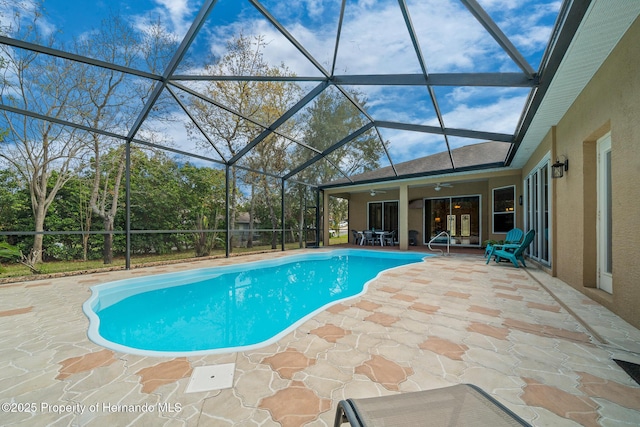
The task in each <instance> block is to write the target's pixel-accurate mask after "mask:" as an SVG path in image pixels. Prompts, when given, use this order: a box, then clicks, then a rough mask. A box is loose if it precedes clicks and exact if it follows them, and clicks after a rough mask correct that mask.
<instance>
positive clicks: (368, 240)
mask: <svg viewBox="0 0 640 427" xmlns="http://www.w3.org/2000/svg"><path fill="white" fill-rule="evenodd" d="M363 234H364V237H363V239H364V243H365V244H367V245H368V244H372V245H375V244H376V236H375V235H374V234H373V231H371V230H365V231H363Z"/></svg>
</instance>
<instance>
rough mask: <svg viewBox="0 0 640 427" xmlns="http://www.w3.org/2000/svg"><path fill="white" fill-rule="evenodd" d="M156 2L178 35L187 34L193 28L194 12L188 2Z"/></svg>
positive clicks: (176, 0) (172, 0) (177, 0)
mask: <svg viewBox="0 0 640 427" xmlns="http://www.w3.org/2000/svg"><path fill="white" fill-rule="evenodd" d="M155 2H156V3H158V4H159V5H160V7H161V9H160V10H162V11H163V14H164V15H165V16H166V18H168V19H169V21H170V22H171V23H172V26H173V31H174V32H175V33H177V34H182V35H184V34H186V33H187V30H188V29H189V27H190V26H191V20H192V18H193V12H194V8H193V7H190V6H189V2H188V0H155Z"/></svg>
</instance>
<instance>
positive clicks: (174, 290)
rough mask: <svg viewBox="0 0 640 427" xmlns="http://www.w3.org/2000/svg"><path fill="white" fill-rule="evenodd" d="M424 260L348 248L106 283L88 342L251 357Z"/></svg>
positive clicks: (93, 303)
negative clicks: (387, 275) (384, 274)
mask: <svg viewBox="0 0 640 427" xmlns="http://www.w3.org/2000/svg"><path fill="white" fill-rule="evenodd" d="M424 257H425V255H424V254H416V253H398V252H381V251H367V250H356V249H342V250H335V251H329V252H316V253H310V254H303V255H294V256H290V257H284V258H281V259H278V260H270V261H260V262H253V263H244V264H239V265H235V266H228V267H217V268H206V269H198V270H191V271H187V272H180V273H170V274H162V275H155V276H148V277H140V278H135V279H128V280H121V281H118V282H111V283H105V284H103V285H97V286H93V287H92V288H91V290H92V292H93V295H92V297H91V298H90V299H89V300H88V301H87V302H85V304H84V306H83V309H84V312H85V314H87V316H88V317H89V320H90V326H89V338H90V339H91V340H92V341H94V342H96V343H98V344H100V345H103V346H105V347H108V348H111V349H113V350H117V351H123V352H127V353H136V354H147V355H171V356H174V355H177V354H187V355H191V354H206V353H216V352H225V351H238V350H246V349H249V348H253V347H257V346H260V345H265V344H268V343H269V342H272V341H273V340H275V339H278V338H279V337H281V336H283V335H285V334H286V333H288V332H289V331H291V330H292V329H293V328H295V327H296V326H298V325H299V324H301V323H302V322H303V321H305V320H306V319H307V318H309V317H310V316H312V315H313V314H315V313H317V312H318V311H320V310H322V309H324V308H326V307H328V306H329V305H332V304H335V303H336V302H338V301H341V300H344V299H346V298H351V297H354V296H357V295H359V294H361V293H363V292H364V290H365V288H366V284H367V283H368V282H369V281H370V280H372V279H373V278H375V277H376V276H377V275H378V274H379V273H380V272H381V271H383V270H387V269H390V268H394V267H398V266H401V265H406V264H409V263H415V262H420V261H422V259H423V258H424Z"/></svg>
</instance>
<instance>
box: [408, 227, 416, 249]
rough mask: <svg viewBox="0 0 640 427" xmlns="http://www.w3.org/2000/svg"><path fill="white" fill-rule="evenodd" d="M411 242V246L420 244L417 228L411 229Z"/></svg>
mask: <svg viewBox="0 0 640 427" xmlns="http://www.w3.org/2000/svg"><path fill="white" fill-rule="evenodd" d="M409 244H410V245H411V246H417V245H418V231H417V230H409Z"/></svg>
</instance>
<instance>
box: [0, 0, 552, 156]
mask: <svg viewBox="0 0 640 427" xmlns="http://www.w3.org/2000/svg"><path fill="white" fill-rule="evenodd" d="M477 1H478V3H479V4H480V5H481V6H482V7H483V8H484V9H485V10H486V11H487V13H488V14H489V15H490V16H491V17H492V19H493V20H494V21H495V22H496V23H497V25H498V26H499V27H500V29H501V30H502V31H503V32H504V33H505V34H506V35H507V37H509V39H510V40H511V42H512V43H513V44H514V45H515V46H516V48H517V49H518V50H519V51H520V53H521V54H522V55H523V56H524V57H525V58H526V60H527V61H528V62H529V64H530V65H531V67H532V68H533V69H534V70H537V69H538V66H539V64H540V60H541V58H542V55H543V53H544V49H545V47H546V44H547V42H548V39H549V36H550V34H551V30H552V28H553V25H554V23H555V19H556V16H557V13H558V10H559V8H560V3H561V2H560V1H556V0H537V1H536V0H477ZM2 2H4V5H5V7H6V6H7V5H11V4H12V3H9V2H6V1H5V0H0V4H2ZM202 4H203V0H135V1H128V2H124V1H123V2H114V1H110V0H109V1H107V0H97V1H95V2H94V1H92V2H86V1H80V0H44V6H45V9H46V15H45V17H44V18H43V19H42V20H41V21H40V22H41V24H40V25H42V28H46V29H47V31H51V32H54V31H55V32H58V34H61V35H62V36H63V37H62V38H61V39H64V38H70V37H86V36H87V34H90V33H91V31H92V29H94V28H96V27H97V26H98V24H99V21H100V20H101V19H102V18H103V17H104V16H106V15H108V14H109V13H118V14H121V15H123V16H125V17H127V19H129V20H130V21H131V22H133V23H134V25H135V26H136V28H139V29H143V28H145V27H146V26H148V25H149V23H150V22H157V21H160V22H162V23H163V24H164V25H165V26H166V28H167V29H168V30H169V31H170V32H171V33H173V34H175V35H176V36H177V37H178V38H181V37H183V36H184V35H185V34H186V32H187V31H188V29H189V26H190V24H191V22H192V19H193V18H194V17H195V16H196V14H197V13H198V11H199V10H200V8H201V6H202ZM261 4H262V5H264V7H265V9H267V10H268V11H269V13H270V14H271V15H272V16H273V17H274V18H275V19H276V20H277V21H278V22H280V23H281V24H282V25H283V26H284V27H285V28H286V29H287V31H288V32H289V33H290V34H291V36H292V37H293V38H295V39H296V40H297V41H298V42H299V43H300V44H301V45H302V46H303V47H304V49H305V50H306V51H307V52H309V54H311V55H312V56H313V57H314V58H315V60H316V61H317V63H319V64H321V66H322V67H323V68H324V70H325V71H326V72H328V73H331V72H332V71H333V73H334V74H335V75H356V74H403V73H421V68H420V64H419V62H418V59H417V56H416V54H415V50H414V46H413V44H412V42H411V39H410V37H409V34H408V32H407V29H406V26H405V22H404V18H403V15H402V13H401V9H400V7H399V5H398V1H396V0H347V1H346V7H345V15H344V22H343V25H342V29H341V33H340V42H339V47H338V51H337V55H336V58H335V63H334V61H333V59H334V51H335V47H336V38H337V33H338V22H339V16H340V7H341V2H340V1H338V0H296V1H283V0H264V1H262V2H261ZM406 4H407V8H408V11H409V14H410V16H411V20H412V22H413V26H414V28H415V31H416V34H417V38H418V42H419V44H420V48H421V50H422V52H423V55H424V59H425V65H426V68H427V71H428V72H430V73H460V72H519V71H520V69H519V68H518V66H517V65H516V64H515V63H514V62H513V61H512V60H511V59H510V58H509V56H508V55H507V54H506V53H505V52H504V51H503V50H502V49H501V47H500V46H499V45H498V44H497V42H496V41H495V40H494V39H493V38H492V37H491V36H490V35H489V34H488V33H487V32H486V31H485V29H484V28H483V27H482V25H481V24H480V23H478V21H477V20H476V19H475V18H474V17H473V16H472V15H471V13H469V11H468V10H467V9H466V7H465V6H464V5H463V4H462V3H461V2H460V1H458V0H406ZM3 14H4V13H3ZM5 18H6V15H5ZM240 31H242V32H243V33H244V34H245V35H253V34H255V35H258V34H259V35H262V36H263V37H264V40H265V42H266V43H267V46H266V48H265V52H264V53H265V57H266V58H267V60H268V61H269V62H270V63H271V64H273V65H278V64H281V63H284V64H286V65H287V67H288V68H289V69H290V70H291V71H292V72H294V73H295V74H297V75H298V76H321V75H322V72H321V71H320V70H319V69H318V68H317V67H315V66H314V65H313V63H312V62H311V61H309V60H308V59H307V58H305V57H304V55H302V54H301V53H300V51H299V50H298V49H296V48H295V47H294V46H293V45H292V44H291V43H290V42H289V41H288V40H287V39H286V38H285V37H284V36H283V35H282V34H281V33H280V32H279V31H278V30H277V29H276V28H275V27H274V26H273V25H272V24H271V23H270V22H269V21H268V20H267V19H265V17H264V16H263V15H262V14H261V13H260V12H259V11H258V10H257V9H256V8H255V7H254V6H253V5H252V4H251V2H249V1H247V0H219V1H217V2H216V5H215V7H214V9H213V11H212V12H211V14H210V15H209V16H208V18H207V21H206V23H205V25H204V26H203V28H202V30H201V31H200V33H199V35H198V37H197V39H196V40H195V42H194V44H193V45H192V47H191V49H190V50H189V52H188V55H187V58H188V59H189V60H190V61H191V63H195V64H197V63H198V62H202V59H203V58H209V57H210V56H211V55H221V54H222V53H223V52H224V50H225V45H226V42H227V40H229V39H230V38H232V37H233V36H234V35H237V34H238V33H239V32H240ZM184 71H185V70H184V69H181V72H184ZM187 71H189V70H187ZM190 72H193V73H197V72H198V71H197V67H196V68H195V69H192V70H190ZM312 86H314V85H311V86H310V87H312ZM305 88H306V86H305ZM350 89H351V88H350ZM357 89H358V90H360V91H361V92H363V93H364V94H366V97H367V107H368V112H369V113H370V115H371V116H372V117H373V118H374V119H376V120H385V121H395V122H407V123H413V124H422V125H431V126H437V125H438V121H437V117H436V115H435V112H434V108H433V103H432V100H431V98H430V97H429V93H428V91H427V89H426V88H425V87H407V86H395V87H380V86H363V87H359V88H357ZM434 90H435V93H436V96H437V102H438V105H439V108H440V109H441V112H442V115H443V119H444V123H445V127H448V128H461V129H472V130H482V131H489V132H501V133H509V134H511V133H513V132H514V131H515V128H516V125H517V122H518V119H519V117H520V115H521V112H522V109H523V107H524V103H525V100H526V98H527V95H528V91H527V90H526V89H522V88H515V89H514V88H477V87H475V88H473V87H466V88H451V87H435V89H434ZM174 133H175V135H174V138H176V139H181V138H184V130H183V129H178V128H177V129H174ZM381 134H382V137H383V138H384V139H385V140H389V141H390V148H389V151H390V153H391V155H392V158H393V160H394V162H401V161H405V160H408V159H409V158H415V157H418V156H421V155H428V154H431V153H434V152H440V151H443V150H444V149H445V146H444V140H443V138H442V137H441V136H438V135H430V134H423V133H413V132H403V131H395V130H390V129H382V130H381ZM449 142H450V143H451V145H452V148H455V147H457V146H461V145H466V144H469V143H476V142H481V141H478V140H464V139H461V138H452V139H451V140H450V141H449Z"/></svg>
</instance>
